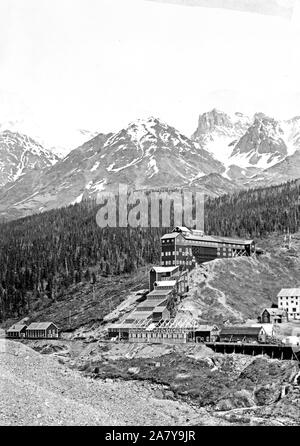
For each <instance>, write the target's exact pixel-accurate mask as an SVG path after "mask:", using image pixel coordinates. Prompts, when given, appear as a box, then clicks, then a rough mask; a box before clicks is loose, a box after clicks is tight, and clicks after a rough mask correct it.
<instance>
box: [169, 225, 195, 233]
mask: <svg viewBox="0 0 300 446" xmlns="http://www.w3.org/2000/svg"><path fill="white" fill-rule="evenodd" d="M172 232H177V233H178V232H191V230H190V229H189V228H187V227H186V226H176V227H175V228H174V229H173V231H172Z"/></svg>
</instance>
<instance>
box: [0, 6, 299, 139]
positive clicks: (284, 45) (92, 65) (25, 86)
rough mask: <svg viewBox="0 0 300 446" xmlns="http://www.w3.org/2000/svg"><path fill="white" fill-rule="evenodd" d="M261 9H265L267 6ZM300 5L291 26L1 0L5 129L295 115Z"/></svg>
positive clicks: (179, 11)
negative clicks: (234, 114) (30, 124)
mask: <svg viewBox="0 0 300 446" xmlns="http://www.w3.org/2000/svg"><path fill="white" fill-rule="evenodd" d="M264 1H266V0H264ZM299 48H300V8H299V0H298V3H297V6H296V8H295V10H294V15H293V17H292V19H291V20H288V19H284V18H281V17H274V16H269V15H260V14H255V13H244V12H238V11H232V10H225V9H215V8H203V7H188V6H179V5H172V4H165V3H159V2H153V1H143V0H26V1H25V0H1V2H0V123H1V122H2V121H3V120H6V119H12V120H14V119H18V118H19V117H20V116H21V117H22V116H24V115H25V116H26V119H31V121H35V123H36V125H37V126H39V127H41V128H42V129H43V131H44V133H45V135H46V134H47V135H48V136H49V138H52V142H51V143H53V144H60V145H61V144H66V143H67V138H68V130H69V129H77V128H80V129H90V130H99V131H102V132H109V131H116V130H119V129H120V128H122V127H124V126H126V125H127V124H128V122H130V121H133V120H135V119H136V118H138V117H145V116H148V115H155V116H158V117H160V118H162V119H163V120H165V121H166V122H168V123H169V124H171V125H174V126H176V127H177V128H178V129H179V130H181V131H182V132H184V133H185V134H187V135H190V134H191V133H192V132H193V131H194V130H195V127H196V125H197V119H198V115H199V113H202V112H205V111H207V110H209V109H212V108H213V107H216V108H219V109H223V110H225V111H242V112H245V113H254V112H255V111H264V112H265V113H268V114H270V115H273V116H275V117H278V118H289V117H292V116H294V115H300V50H299Z"/></svg>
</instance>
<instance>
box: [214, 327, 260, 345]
mask: <svg viewBox="0 0 300 446" xmlns="http://www.w3.org/2000/svg"><path fill="white" fill-rule="evenodd" d="M265 341H266V332H265V330H264V328H263V327H247V326H242V327H238V326H232V327H224V328H223V329H222V330H221V332H220V342H248V343H251V342H265Z"/></svg>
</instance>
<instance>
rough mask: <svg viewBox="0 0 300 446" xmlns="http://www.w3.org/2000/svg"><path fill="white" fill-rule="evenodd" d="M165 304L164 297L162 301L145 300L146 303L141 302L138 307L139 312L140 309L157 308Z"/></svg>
mask: <svg viewBox="0 0 300 446" xmlns="http://www.w3.org/2000/svg"><path fill="white" fill-rule="evenodd" d="M163 302H166V298H165V297H163V298H161V299H151V300H148V299H146V300H144V302H141V303H140V304H138V306H137V310H138V311H140V308H149V309H150V308H155V307H157V306H158V305H160V304H162V303H163Z"/></svg>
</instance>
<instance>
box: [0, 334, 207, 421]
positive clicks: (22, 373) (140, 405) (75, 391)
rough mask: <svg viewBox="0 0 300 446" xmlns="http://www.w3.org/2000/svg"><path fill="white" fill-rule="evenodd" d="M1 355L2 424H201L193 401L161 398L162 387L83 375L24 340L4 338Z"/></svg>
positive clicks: (0, 408)
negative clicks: (23, 341) (21, 341)
mask: <svg viewBox="0 0 300 446" xmlns="http://www.w3.org/2000/svg"><path fill="white" fill-rule="evenodd" d="M0 355H1V361H0V389H1V392H0V425H2V426H5V425H21V426H22V425H192V424H197V423H202V421H201V414H200V413H199V412H198V410H197V408H196V407H194V406H193V405H191V404H188V403H184V402H179V401H175V400H171V399H163V398H161V397H160V394H159V393H158V391H159V390H160V387H161V386H158V385H154V384H150V383H147V382H146V381H145V382H138V381H126V382H124V381H123V380H110V379H105V380H94V379H92V378H89V377H84V376H82V374H80V373H79V372H78V371H76V370H70V369H69V368H67V367H66V366H65V365H63V364H60V363H59V362H58V361H57V360H56V359H55V358H53V357H51V356H45V355H41V354H39V353H38V352H35V351H33V350H32V349H31V348H29V347H28V346H25V345H23V344H22V343H19V342H13V341H7V340H0ZM207 418H213V417H212V416H210V415H209V414H208V415H207Z"/></svg>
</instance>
